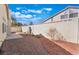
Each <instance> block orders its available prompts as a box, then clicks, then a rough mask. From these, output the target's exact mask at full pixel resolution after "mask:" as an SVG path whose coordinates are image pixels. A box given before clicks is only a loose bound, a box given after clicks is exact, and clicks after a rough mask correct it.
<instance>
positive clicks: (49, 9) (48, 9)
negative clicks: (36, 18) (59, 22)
mask: <svg viewBox="0 0 79 59" xmlns="http://www.w3.org/2000/svg"><path fill="white" fill-rule="evenodd" d="M44 10H47V11H51V10H52V8H44Z"/></svg>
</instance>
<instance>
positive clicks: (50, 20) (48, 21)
mask: <svg viewBox="0 0 79 59" xmlns="http://www.w3.org/2000/svg"><path fill="white" fill-rule="evenodd" d="M50 22H52V19H49V20H47V21H45V22H44V23H50Z"/></svg>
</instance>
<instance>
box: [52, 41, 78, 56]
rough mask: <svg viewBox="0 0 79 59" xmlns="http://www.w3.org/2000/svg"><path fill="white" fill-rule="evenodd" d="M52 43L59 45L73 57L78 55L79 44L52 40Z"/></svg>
mask: <svg viewBox="0 0 79 59" xmlns="http://www.w3.org/2000/svg"><path fill="white" fill-rule="evenodd" d="M53 42H54V43H56V44H57V45H59V46H60V47H62V48H64V49H65V50H67V51H68V52H70V53H71V54H73V55H79V44H75V43H71V42H66V41H61V40H53Z"/></svg>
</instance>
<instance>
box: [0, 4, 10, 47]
mask: <svg viewBox="0 0 79 59" xmlns="http://www.w3.org/2000/svg"><path fill="white" fill-rule="evenodd" d="M9 26H10V25H9V13H8V7H7V5H6V4H0V46H1V44H2V42H3V41H4V40H5V39H6V36H7V34H8V33H9V28H10V27H9Z"/></svg>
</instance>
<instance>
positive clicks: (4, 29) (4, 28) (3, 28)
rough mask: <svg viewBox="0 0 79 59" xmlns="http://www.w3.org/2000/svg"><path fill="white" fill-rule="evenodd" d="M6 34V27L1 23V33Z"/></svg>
mask: <svg viewBox="0 0 79 59" xmlns="http://www.w3.org/2000/svg"><path fill="white" fill-rule="evenodd" d="M4 32H6V25H5V24H4V23H2V33H4Z"/></svg>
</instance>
